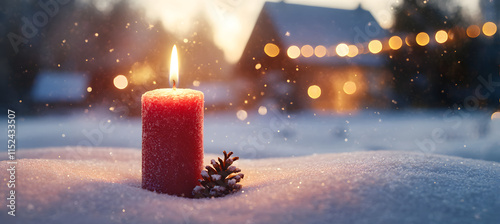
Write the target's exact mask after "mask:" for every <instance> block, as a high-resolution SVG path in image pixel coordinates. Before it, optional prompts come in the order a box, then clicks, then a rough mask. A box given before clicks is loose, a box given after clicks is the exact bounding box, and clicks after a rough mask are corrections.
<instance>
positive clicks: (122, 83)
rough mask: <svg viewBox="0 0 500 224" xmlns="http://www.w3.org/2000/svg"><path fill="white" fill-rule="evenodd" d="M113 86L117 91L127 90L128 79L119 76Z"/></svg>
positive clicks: (114, 80)
mask: <svg viewBox="0 0 500 224" xmlns="http://www.w3.org/2000/svg"><path fill="white" fill-rule="evenodd" d="M113 84H114V85H115V87H116V88H117V89H125V88H127V86H128V80H127V77H125V76H124V75H117V76H116V77H115V78H114V79H113Z"/></svg>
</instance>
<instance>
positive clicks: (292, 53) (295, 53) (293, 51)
mask: <svg viewBox="0 0 500 224" xmlns="http://www.w3.org/2000/svg"><path fill="white" fill-rule="evenodd" d="M286 53H287V54H288V57H290V58H291V59H295V58H298V57H299V56H300V48H299V47H297V46H295V45H293V46H290V47H289V48H288V50H287V51H286Z"/></svg>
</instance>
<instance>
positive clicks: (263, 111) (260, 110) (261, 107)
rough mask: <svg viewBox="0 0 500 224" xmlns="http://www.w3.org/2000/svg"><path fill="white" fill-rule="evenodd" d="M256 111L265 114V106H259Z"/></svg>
mask: <svg viewBox="0 0 500 224" xmlns="http://www.w3.org/2000/svg"><path fill="white" fill-rule="evenodd" d="M258 112H259V114H260V115H262V116H264V115H266V114H267V108H266V107H265V106H260V107H259V110H258Z"/></svg>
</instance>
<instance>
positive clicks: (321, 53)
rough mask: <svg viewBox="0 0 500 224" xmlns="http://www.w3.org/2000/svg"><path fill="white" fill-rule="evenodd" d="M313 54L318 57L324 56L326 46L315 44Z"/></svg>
mask: <svg viewBox="0 0 500 224" xmlns="http://www.w3.org/2000/svg"><path fill="white" fill-rule="evenodd" d="M314 55H316V57H318V58H322V57H324V56H325V55H326V47H325V46H323V45H319V46H316V48H314Z"/></svg>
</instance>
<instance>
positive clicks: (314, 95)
mask: <svg viewBox="0 0 500 224" xmlns="http://www.w3.org/2000/svg"><path fill="white" fill-rule="evenodd" d="M307 95H309V97H311V99H318V98H319V97H320V96H321V88H319V86H317V85H312V86H309V88H308V89H307Z"/></svg>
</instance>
